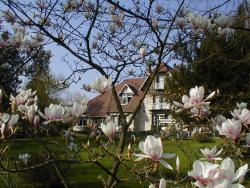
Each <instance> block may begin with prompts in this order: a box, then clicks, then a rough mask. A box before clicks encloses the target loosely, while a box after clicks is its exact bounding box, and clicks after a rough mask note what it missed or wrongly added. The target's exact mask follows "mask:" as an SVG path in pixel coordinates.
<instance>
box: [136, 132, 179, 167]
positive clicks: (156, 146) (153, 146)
mask: <svg viewBox="0 0 250 188" xmlns="http://www.w3.org/2000/svg"><path fill="white" fill-rule="evenodd" d="M139 148H140V150H141V151H142V152H143V154H134V155H135V156H136V157H138V158H137V159H136V160H135V161H140V160H142V159H144V158H146V159H151V160H153V161H156V162H160V163H161V164H162V165H163V166H165V167H166V168H168V169H171V170H173V168H172V166H171V165H170V164H168V163H167V162H166V161H164V160H162V159H163V158H166V159H170V158H173V157H175V154H171V153H167V154H163V146H162V142H161V138H156V137H154V136H151V135H149V136H147V138H146V140H145V142H143V141H141V142H140V143H139Z"/></svg>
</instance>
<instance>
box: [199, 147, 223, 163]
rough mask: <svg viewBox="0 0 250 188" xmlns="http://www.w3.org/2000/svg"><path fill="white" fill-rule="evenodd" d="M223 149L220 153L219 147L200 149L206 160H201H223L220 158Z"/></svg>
mask: <svg viewBox="0 0 250 188" xmlns="http://www.w3.org/2000/svg"><path fill="white" fill-rule="evenodd" d="M222 150H223V149H220V150H219V151H217V147H216V146H214V147H213V148H212V149H208V148H205V149H200V151H201V153H202V154H203V156H204V157H205V158H201V160H204V159H205V160H208V161H218V160H222V158H221V157H218V156H219V155H220V154H221V152H222Z"/></svg>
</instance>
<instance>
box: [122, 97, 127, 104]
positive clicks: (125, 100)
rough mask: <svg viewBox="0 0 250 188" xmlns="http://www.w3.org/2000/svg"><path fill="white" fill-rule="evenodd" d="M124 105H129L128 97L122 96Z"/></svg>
mask: <svg viewBox="0 0 250 188" xmlns="http://www.w3.org/2000/svg"><path fill="white" fill-rule="evenodd" d="M122 104H123V105H126V104H128V96H124V95H123V96H122Z"/></svg>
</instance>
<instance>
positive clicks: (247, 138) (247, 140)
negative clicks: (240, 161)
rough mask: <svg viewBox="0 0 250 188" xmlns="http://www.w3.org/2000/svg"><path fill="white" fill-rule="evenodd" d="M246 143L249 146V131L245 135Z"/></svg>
mask: <svg viewBox="0 0 250 188" xmlns="http://www.w3.org/2000/svg"><path fill="white" fill-rule="evenodd" d="M246 143H247V145H248V146H250V133H248V134H247V136H246Z"/></svg>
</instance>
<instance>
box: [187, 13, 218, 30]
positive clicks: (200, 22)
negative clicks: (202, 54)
mask: <svg viewBox="0 0 250 188" xmlns="http://www.w3.org/2000/svg"><path fill="white" fill-rule="evenodd" d="M188 20H189V22H190V23H191V26H192V28H194V29H196V30H197V29H198V30H201V31H203V32H211V31H213V29H214V28H215V24H212V23H211V20H210V19H209V18H207V17H205V16H201V15H195V14H192V13H189V16H188Z"/></svg>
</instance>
